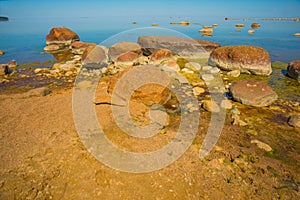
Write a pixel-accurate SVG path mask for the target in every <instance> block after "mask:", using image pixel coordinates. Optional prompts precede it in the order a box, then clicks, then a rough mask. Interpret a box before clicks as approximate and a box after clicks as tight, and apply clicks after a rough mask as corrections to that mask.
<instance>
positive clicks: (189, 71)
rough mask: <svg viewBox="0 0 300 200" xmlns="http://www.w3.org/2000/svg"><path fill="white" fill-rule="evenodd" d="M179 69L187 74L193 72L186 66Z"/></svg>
mask: <svg viewBox="0 0 300 200" xmlns="http://www.w3.org/2000/svg"><path fill="white" fill-rule="evenodd" d="M181 71H182V72H184V73H187V74H194V72H193V71H192V70H190V69H187V68H183V69H182V70H181Z"/></svg>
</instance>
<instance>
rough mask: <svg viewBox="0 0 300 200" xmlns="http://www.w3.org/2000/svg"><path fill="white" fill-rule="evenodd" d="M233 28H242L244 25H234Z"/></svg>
mask: <svg viewBox="0 0 300 200" xmlns="http://www.w3.org/2000/svg"><path fill="white" fill-rule="evenodd" d="M235 27H237V28H244V27H245V25H244V24H236V25H235Z"/></svg>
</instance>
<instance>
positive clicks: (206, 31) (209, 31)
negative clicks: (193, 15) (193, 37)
mask: <svg viewBox="0 0 300 200" xmlns="http://www.w3.org/2000/svg"><path fill="white" fill-rule="evenodd" d="M199 32H200V33H202V34H203V35H205V36H212V34H213V29H212V27H207V28H203V29H201V30H199Z"/></svg>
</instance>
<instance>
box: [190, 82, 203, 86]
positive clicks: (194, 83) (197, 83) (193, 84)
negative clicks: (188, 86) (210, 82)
mask: <svg viewBox="0 0 300 200" xmlns="http://www.w3.org/2000/svg"><path fill="white" fill-rule="evenodd" d="M192 86H193V87H202V86H205V83H204V82H203V81H200V82H193V83H192Z"/></svg>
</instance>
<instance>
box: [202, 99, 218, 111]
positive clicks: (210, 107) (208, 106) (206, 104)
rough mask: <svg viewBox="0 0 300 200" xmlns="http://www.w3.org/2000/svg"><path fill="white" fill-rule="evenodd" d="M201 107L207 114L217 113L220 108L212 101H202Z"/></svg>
mask: <svg viewBox="0 0 300 200" xmlns="http://www.w3.org/2000/svg"><path fill="white" fill-rule="evenodd" d="M202 107H203V108H204V109H205V110H206V111H208V112H213V113H218V112H220V107H219V106H218V104H217V103H216V102H214V101H212V100H204V101H203V104H202Z"/></svg>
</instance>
